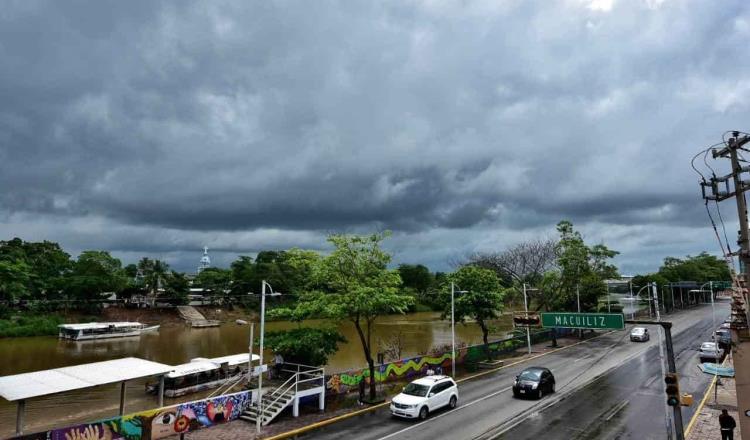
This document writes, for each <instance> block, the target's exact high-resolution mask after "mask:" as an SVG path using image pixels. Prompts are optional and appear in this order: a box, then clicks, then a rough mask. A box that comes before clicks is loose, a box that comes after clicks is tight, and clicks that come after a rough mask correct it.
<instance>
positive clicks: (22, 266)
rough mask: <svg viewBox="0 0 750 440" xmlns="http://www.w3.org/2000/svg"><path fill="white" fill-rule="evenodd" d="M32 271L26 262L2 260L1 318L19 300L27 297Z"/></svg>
mask: <svg viewBox="0 0 750 440" xmlns="http://www.w3.org/2000/svg"><path fill="white" fill-rule="evenodd" d="M30 278H31V270H30V268H29V266H28V265H27V264H26V263H25V262H24V261H4V260H0V304H3V306H0V316H2V315H3V314H4V310H3V309H7V308H9V307H10V306H11V305H12V304H13V302H14V301H15V300H17V299H22V298H24V297H25V296H26V295H27V292H28V287H27V286H28V284H29V279H30Z"/></svg>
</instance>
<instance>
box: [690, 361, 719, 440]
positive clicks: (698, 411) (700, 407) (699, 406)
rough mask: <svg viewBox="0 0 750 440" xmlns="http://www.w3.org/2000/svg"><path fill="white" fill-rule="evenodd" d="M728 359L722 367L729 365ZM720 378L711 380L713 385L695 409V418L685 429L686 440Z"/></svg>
mask: <svg viewBox="0 0 750 440" xmlns="http://www.w3.org/2000/svg"><path fill="white" fill-rule="evenodd" d="M727 359H729V357H728V356H727V358H726V359H724V362H722V363H721V365H722V366H724V364H726V363H727ZM718 378H719V376H718V375H716V376H714V378H713V379H711V383H710V384H709V385H708V388H706V392H705V394H703V399H701V403H700V404H698V407H697V408H696V409H695V412H694V413H693V417H691V418H690V423H688V425H687V428H686V429H685V438H687V436H688V435H690V431H691V430H692V429H693V426H694V425H695V422H697V421H698V417H699V416H700V415H701V411H703V407H704V406H705V405H706V401H707V400H708V396H710V395H711V389H712V388H713V387H715V386H717V385H716V380H717V379H718Z"/></svg>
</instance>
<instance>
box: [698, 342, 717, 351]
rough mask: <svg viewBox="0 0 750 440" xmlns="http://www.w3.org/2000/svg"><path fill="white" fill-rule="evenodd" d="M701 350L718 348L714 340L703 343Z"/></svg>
mask: <svg viewBox="0 0 750 440" xmlns="http://www.w3.org/2000/svg"><path fill="white" fill-rule="evenodd" d="M701 350H716V344H714V343H713V342H704V343H703V344H701Z"/></svg>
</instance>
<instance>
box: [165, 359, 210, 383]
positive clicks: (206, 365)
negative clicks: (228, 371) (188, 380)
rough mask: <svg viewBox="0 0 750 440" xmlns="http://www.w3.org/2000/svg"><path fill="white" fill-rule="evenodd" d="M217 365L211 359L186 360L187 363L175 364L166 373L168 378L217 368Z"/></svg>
mask: <svg viewBox="0 0 750 440" xmlns="http://www.w3.org/2000/svg"><path fill="white" fill-rule="evenodd" d="M218 369H219V365H217V364H215V363H213V362H211V361H196V362H188V363H187V364H182V365H175V366H174V367H172V371H171V372H169V374H167V378H168V379H175V378H178V377H182V376H189V375H191V374H197V373H204V372H206V371H212V370H218Z"/></svg>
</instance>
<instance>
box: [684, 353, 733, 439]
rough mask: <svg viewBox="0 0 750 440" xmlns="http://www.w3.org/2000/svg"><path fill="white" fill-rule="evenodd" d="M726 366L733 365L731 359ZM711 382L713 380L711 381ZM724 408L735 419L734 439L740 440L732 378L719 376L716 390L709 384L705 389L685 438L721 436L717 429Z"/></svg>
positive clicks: (713, 437)
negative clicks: (696, 413)
mask: <svg viewBox="0 0 750 440" xmlns="http://www.w3.org/2000/svg"><path fill="white" fill-rule="evenodd" d="M727 366H733V364H732V361H731V360H730V361H728V362H727ZM712 383H713V382H712ZM714 391H716V402H714ZM723 409H726V410H727V411H729V415H731V416H732V417H734V420H736V421H737V428H736V429H735V430H734V439H735V440H741V439H742V437H741V436H740V427H739V417H738V415H737V391H736V389H735V387H734V378H731V379H730V378H726V377H724V378H720V379H719V383H718V386H716V390H714V386H711V387H709V388H708V390H707V391H706V397H705V399H704V401H703V405H702V406H699V407H698V415H697V416H696V417H695V420H692V421H691V424H690V425H689V426H688V429H689V431H688V432H687V440H714V439H720V438H721V432H720V429H719V415H720V414H721V410H723Z"/></svg>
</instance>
